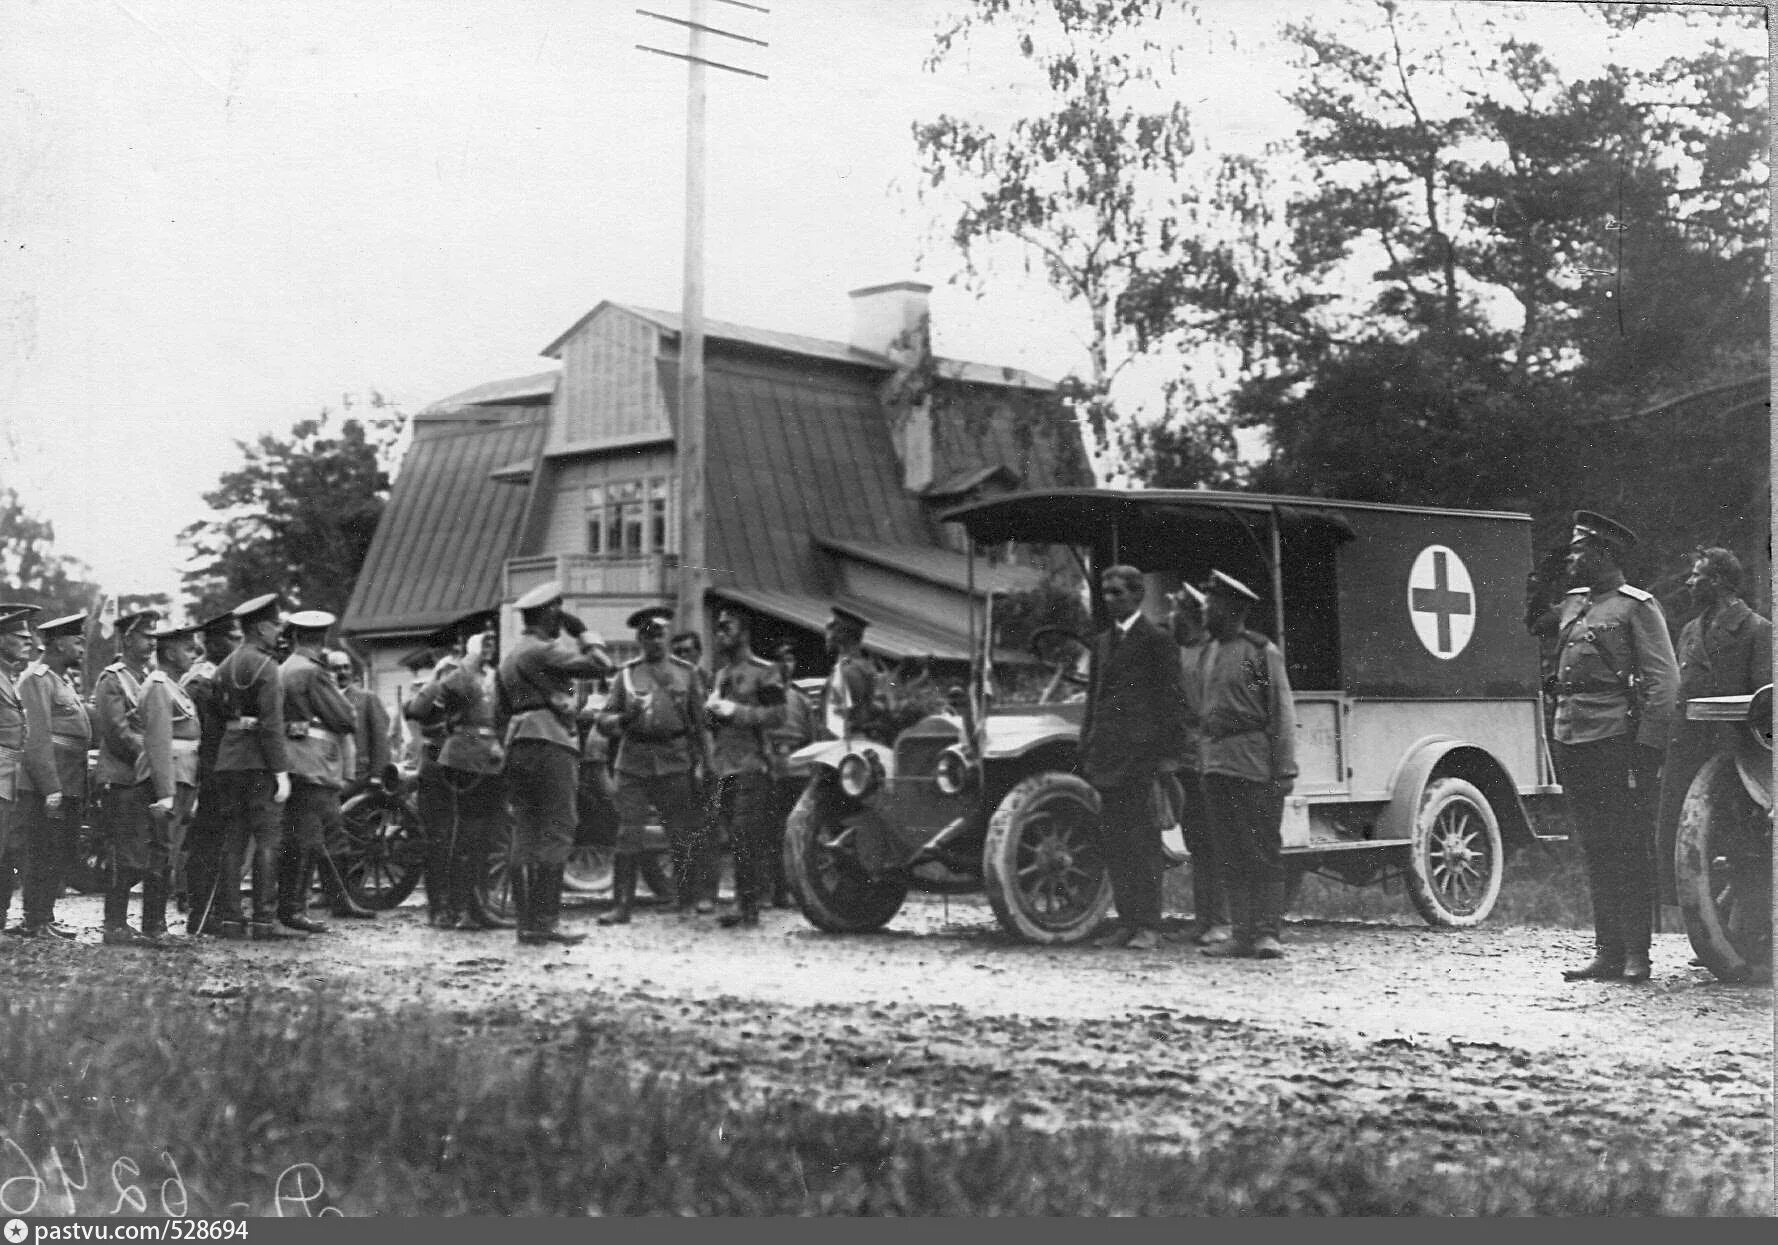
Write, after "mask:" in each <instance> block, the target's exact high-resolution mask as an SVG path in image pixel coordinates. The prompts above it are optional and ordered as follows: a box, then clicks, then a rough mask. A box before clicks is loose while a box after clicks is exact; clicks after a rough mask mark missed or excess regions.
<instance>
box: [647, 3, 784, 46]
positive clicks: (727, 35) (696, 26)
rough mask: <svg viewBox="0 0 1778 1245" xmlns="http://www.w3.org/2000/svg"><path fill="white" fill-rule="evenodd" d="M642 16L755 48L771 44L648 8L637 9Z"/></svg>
mask: <svg viewBox="0 0 1778 1245" xmlns="http://www.w3.org/2000/svg"><path fill="white" fill-rule="evenodd" d="M636 12H638V13H640V14H641V15H642V16H643V17H652V18H654V19H655V20H656V21H657V22H672V23H673V25H675V26H685V27H688V28H689V29H691V30H702V31H704V32H705V33H706V34H712V35H721V36H722V37H723V38H724V39H734V40H737V41H739V42H741V43H751V44H752V45H753V46H754V47H756V48H769V47H771V46H772V45H771V44H769V43H767V42H766V41H765V40H764V39H755V38H753V36H751V35H738V34H736V33H735V32H734V31H732V30H724V29H722V28H721V27H720V26H706V25H705V24H704V23H703V22H694V21H690V20H688V19H686V18H683V17H672V16H670V15H668V14H666V13H656V12H654V11H652V10H650V9H637V10H636Z"/></svg>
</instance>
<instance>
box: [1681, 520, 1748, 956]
mask: <svg viewBox="0 0 1778 1245" xmlns="http://www.w3.org/2000/svg"><path fill="white" fill-rule="evenodd" d="M1745 579H1746V574H1745V572H1744V571H1743V570H1742V568H1741V559H1740V558H1738V557H1736V556H1735V555H1734V553H1733V552H1731V551H1730V550H1728V549H1724V548H1722V547H1720V546H1710V547H1700V548H1699V549H1698V550H1697V551H1696V552H1695V553H1694V554H1693V555H1692V569H1691V574H1690V575H1689V576H1688V577H1687V578H1686V581H1685V584H1686V589H1687V591H1688V593H1689V594H1690V596H1691V602H1692V605H1693V606H1694V607H1695V608H1696V609H1697V611H1698V613H1697V615H1696V616H1695V617H1694V618H1692V619H1691V621H1689V622H1687V623H1686V624H1685V627H1684V628H1683V629H1682V630H1681V631H1680V633H1679V644H1678V646H1677V653H1676V656H1677V658H1678V662H1679V691H1678V693H1677V695H1676V696H1675V697H1674V713H1673V726H1672V730H1671V732H1670V733H1669V735H1668V737H1667V756H1666V760H1665V761H1664V762H1663V763H1662V765H1661V806H1660V817H1659V821H1658V827H1657V835H1656V841H1655V863H1656V865H1657V867H1658V868H1659V871H1660V888H1661V899H1662V902H1663V903H1677V902H1679V900H1678V896H1677V894H1676V891H1675V885H1676V883H1675V878H1674V873H1673V853H1674V848H1675V844H1676V840H1677V837H1678V832H1679V814H1680V811H1681V809H1682V808H1683V807H1684V805H1685V796H1686V792H1687V790H1688V789H1689V788H1690V787H1691V784H1692V779H1694V778H1695V777H1697V774H1698V771H1699V770H1700V769H1702V768H1703V766H1704V763H1705V762H1706V761H1708V760H1709V759H1710V758H1711V756H1713V755H1714V754H1715V753H1716V752H1717V751H1718V750H1719V749H1720V747H1721V746H1722V744H1723V740H1724V737H1725V735H1726V733H1727V731H1728V728H1727V727H1725V726H1724V725H1723V724H1722V723H1714V722H1691V721H1687V720H1686V716H1685V702H1686V701H1688V700H1695V699H1697V698H1698V697H1701V696H1744V695H1746V694H1748V693H1749V692H1757V691H1758V690H1759V689H1760V688H1762V687H1764V686H1765V685H1766V684H1768V683H1770V682H1771V681H1772V624H1771V622H1770V621H1768V620H1767V619H1766V618H1764V617H1763V616H1761V615H1760V614H1757V613H1755V612H1754V610H1753V609H1752V608H1751V607H1749V606H1748V604H1747V602H1746V601H1744V600H1743V599H1742V596H1741V594H1742V591H1743V585H1744V583H1745ZM1733 863H1734V866H1735V867H1734V868H1732V869H1731V871H1730V885H1731V886H1732V887H1734V895H1733V898H1734V901H1735V902H1734V903H1733V904H1732V905H1729V907H1728V911H1729V913H1730V920H1731V922H1732V923H1734V924H1737V925H1739V924H1740V923H1741V922H1743V921H1757V922H1759V923H1760V927H1761V930H1762V932H1763V934H1764V937H1763V939H1762V941H1763V942H1764V944H1765V956H1764V963H1763V964H1762V963H1759V962H1758V961H1759V959H1760V957H1759V956H1757V955H1756V956H1751V957H1749V958H1750V959H1751V960H1753V961H1754V964H1753V968H1752V970H1751V978H1750V979H1764V980H1766V981H1769V980H1770V978H1771V970H1772V966H1771V928H1772V903H1771V898H1772V894H1771V888H1772V873H1771V870H1770V869H1769V868H1768V867H1767V864H1768V863H1769V862H1768V861H1766V860H1764V859H1759V858H1750V859H1747V860H1744V861H1735V862H1733ZM1737 941H1738V942H1739V941H1740V940H1739V939H1737Z"/></svg>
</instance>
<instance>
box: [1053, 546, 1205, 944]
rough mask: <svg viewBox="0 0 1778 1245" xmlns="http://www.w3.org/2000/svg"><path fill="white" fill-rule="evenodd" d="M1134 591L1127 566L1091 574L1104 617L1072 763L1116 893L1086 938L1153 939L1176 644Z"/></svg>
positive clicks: (1177, 708) (1174, 710) (1175, 722)
mask: <svg viewBox="0 0 1778 1245" xmlns="http://www.w3.org/2000/svg"><path fill="white" fill-rule="evenodd" d="M1144 592H1145V589H1144V585H1143V582H1142V572H1141V571H1139V570H1137V569H1136V568H1135V567H1133V566H1113V567H1111V568H1109V569H1108V570H1106V571H1105V572H1104V573H1103V574H1102V575H1100V577H1099V595H1100V598H1101V599H1102V600H1103V601H1104V603H1105V612H1106V613H1107V614H1109V615H1110V616H1111V626H1109V627H1107V628H1106V629H1105V630H1104V631H1103V632H1101V633H1100V634H1099V635H1098V636H1097V637H1095V639H1094V641H1093V656H1092V666H1091V669H1090V670H1089V672H1088V690H1087V707H1086V716H1085V718H1084V720H1083V721H1082V722H1081V728H1080V766H1079V768H1080V774H1081V777H1083V778H1085V779H1086V780H1087V781H1088V782H1090V783H1091V784H1092V785H1093V787H1094V789H1095V790H1097V791H1098V793H1099V802H1100V810H1099V824H1100V840H1099V841H1100V845H1101V848H1100V850H1101V851H1103V852H1104V854H1105V864H1106V868H1107V869H1109V870H1110V872H1111V891H1112V895H1113V897H1114V898H1115V899H1116V902H1117V921H1116V922H1115V923H1114V924H1113V925H1112V926H1111V928H1110V929H1108V930H1107V931H1106V932H1104V933H1103V934H1101V935H1100V936H1099V937H1098V938H1096V939H1095V940H1094V942H1093V945H1094V946H1097V947H1119V946H1127V947H1130V948H1132V949H1134V950H1138V951H1148V950H1152V949H1153V948H1155V947H1157V946H1159V945H1160V929H1161V842H1160V827H1159V826H1158V824H1157V822H1156V818H1155V811H1154V799H1155V776H1156V774H1157V772H1158V771H1159V768H1160V764H1161V761H1162V759H1163V758H1164V757H1167V756H1169V755H1171V752H1172V749H1173V748H1174V746H1175V745H1176V742H1177V741H1178V739H1179V738H1180V737H1181V736H1182V735H1183V734H1184V731H1185V691H1184V688H1183V686H1182V684H1181V682H1180V671H1179V649H1178V646H1176V645H1175V644H1174V643H1173V640H1172V637H1170V636H1168V635H1167V634H1166V633H1165V632H1163V631H1162V630H1161V629H1160V628H1158V627H1156V626H1155V625H1154V624H1153V623H1151V622H1150V621H1149V620H1148V619H1147V618H1145V617H1144V616H1143V614H1142V598H1143V595H1144Z"/></svg>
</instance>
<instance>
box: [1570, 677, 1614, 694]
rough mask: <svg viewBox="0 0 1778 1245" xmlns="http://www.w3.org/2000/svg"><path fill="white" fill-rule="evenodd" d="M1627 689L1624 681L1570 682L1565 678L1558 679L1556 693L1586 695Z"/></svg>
mask: <svg viewBox="0 0 1778 1245" xmlns="http://www.w3.org/2000/svg"><path fill="white" fill-rule="evenodd" d="M1623 690H1625V689H1624V685H1623V684H1622V683H1569V682H1567V681H1566V680H1563V679H1557V680H1556V694H1557V695H1559V696H1577V695H1585V694H1587V693H1589V692H1592V693H1603V692H1621V691H1623Z"/></svg>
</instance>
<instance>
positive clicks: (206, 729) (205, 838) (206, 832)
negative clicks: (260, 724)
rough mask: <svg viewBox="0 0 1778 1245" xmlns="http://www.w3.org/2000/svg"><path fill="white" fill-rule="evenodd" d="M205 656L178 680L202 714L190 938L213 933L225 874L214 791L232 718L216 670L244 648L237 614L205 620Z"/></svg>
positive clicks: (188, 887)
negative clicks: (219, 693) (220, 881)
mask: <svg viewBox="0 0 1778 1245" xmlns="http://www.w3.org/2000/svg"><path fill="white" fill-rule="evenodd" d="M198 634H199V636H200V637H201V639H202V643H203V653H202V655H201V656H200V657H199V659H198V660H197V661H196V662H194V663H193V664H192V667H191V669H190V670H187V671H186V672H185V674H184V676H183V677H182V678H180V680H179V687H180V689H181V690H182V691H184V692H185V694H186V696H188V697H189V698H190V699H191V703H192V704H193V705H194V706H195V707H196V709H197V713H198V770H197V773H198V777H197V784H198V789H197V797H196V806H195V808H194V809H193V810H192V814H191V821H190V824H189V826H188V827H187V829H186V834H185V849H186V850H185V865H184V868H183V869H182V870H181V874H182V876H183V878H184V882H185V902H186V911H185V930H186V933H188V934H214V933H216V932H217V931H216V928H215V926H214V925H213V924H212V922H213V920H214V918H215V915H216V898H217V877H218V876H219V874H220V872H221V869H222V843H223V839H224V837H225V834H226V830H227V827H226V825H225V824H224V822H223V819H222V816H221V813H220V809H221V803H222V797H221V795H220V794H219V793H218V792H217V790H216V781H215V778H216V754H217V753H218V752H219V751H220V750H221V748H222V735H223V726H224V723H225V720H226V719H227V717H228V714H227V712H226V711H225V709H224V706H223V705H222V703H221V701H220V700H219V699H218V696H217V692H216V669H217V666H218V665H219V664H220V663H222V662H224V661H226V660H228V655H229V654H230V653H232V652H234V651H235V649H237V648H239V647H240V645H241V624H240V620H238V619H237V618H236V617H235V615H234V611H232V610H224V611H223V612H222V613H220V614H218V615H216V616H215V617H214V618H207V619H205V620H204V621H203V622H202V623H201V624H200V625H199V628H198Z"/></svg>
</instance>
